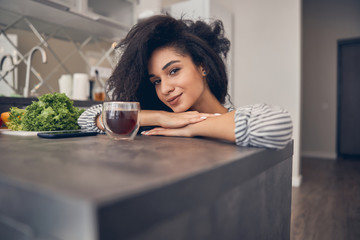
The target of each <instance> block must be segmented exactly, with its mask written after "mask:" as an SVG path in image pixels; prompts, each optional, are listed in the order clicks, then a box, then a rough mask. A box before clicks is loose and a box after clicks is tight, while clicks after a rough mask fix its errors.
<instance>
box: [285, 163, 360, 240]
mask: <svg viewBox="0 0 360 240" xmlns="http://www.w3.org/2000/svg"><path fill="white" fill-rule="evenodd" d="M301 174H302V176H303V183H302V185H301V187H299V188H293V193H292V207H291V211H292V216H291V240H323V239H324V240H353V239H354V240H355V239H356V240H359V239H360V159H357V160H356V159H352V160H336V161H334V160H327V159H311V158H304V159H302V160H301Z"/></svg>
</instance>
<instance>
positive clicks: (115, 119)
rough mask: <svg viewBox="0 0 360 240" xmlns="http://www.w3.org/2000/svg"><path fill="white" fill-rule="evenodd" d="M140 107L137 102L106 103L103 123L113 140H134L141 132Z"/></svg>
mask: <svg viewBox="0 0 360 240" xmlns="http://www.w3.org/2000/svg"><path fill="white" fill-rule="evenodd" d="M139 111H140V105H139V103H137V102H104V104H103V123H104V127H105V131H106V134H107V135H108V136H110V137H111V138H113V139H116V140H121V139H126V140H132V139H134V137H135V135H136V133H137V131H138V130H139Z"/></svg>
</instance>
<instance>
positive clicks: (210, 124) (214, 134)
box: [141, 112, 235, 142]
mask: <svg viewBox="0 0 360 240" xmlns="http://www.w3.org/2000/svg"><path fill="white" fill-rule="evenodd" d="M211 115H212V116H219V115H214V114H211ZM234 130H235V122H234V112H229V113H225V114H222V115H221V116H219V117H210V118H207V119H206V120H205V119H204V120H202V121H199V122H196V123H192V124H188V125H186V126H184V127H178V128H166V127H157V128H153V129H151V130H149V131H144V132H142V133H141V134H142V135H149V136H150V135H151V136H153V135H160V136H178V137H194V136H203V137H211V138H218V139H224V140H228V141H231V142H234V141H235V133H234Z"/></svg>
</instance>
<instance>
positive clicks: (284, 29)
mask: <svg viewBox="0 0 360 240" xmlns="http://www.w3.org/2000/svg"><path fill="white" fill-rule="evenodd" d="M221 3H222V4H224V5H225V6H227V7H228V8H229V9H232V11H233V13H234V15H235V21H234V29H235V30H234V31H235V32H234V34H235V37H234V41H233V44H232V46H233V47H234V71H233V73H234V90H235V98H234V101H235V105H236V106H243V105H247V104H254V103H260V102H265V103H268V104H273V105H279V106H281V107H283V108H285V109H287V110H288V111H289V112H290V114H291V116H292V120H293V124H294V133H293V139H294V156H293V186H298V185H299V184H300V182H301V175H300V109H301V107H300V106H301V99H300V97H301V77H300V71H301V69H300V68H301V66H300V64H301V63H300V59H301V55H300V50H301V41H300V40H301V1H300V0H292V1H289V0H272V1H261V0H222V1H221Z"/></svg>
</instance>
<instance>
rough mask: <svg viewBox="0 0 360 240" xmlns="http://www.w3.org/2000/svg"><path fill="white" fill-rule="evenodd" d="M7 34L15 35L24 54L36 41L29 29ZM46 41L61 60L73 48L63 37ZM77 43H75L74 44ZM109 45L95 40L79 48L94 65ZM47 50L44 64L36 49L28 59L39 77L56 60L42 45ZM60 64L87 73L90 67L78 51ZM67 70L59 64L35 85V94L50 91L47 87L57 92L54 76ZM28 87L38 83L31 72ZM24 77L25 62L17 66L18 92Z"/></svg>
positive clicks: (54, 65)
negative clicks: (46, 79) (44, 83)
mask: <svg viewBox="0 0 360 240" xmlns="http://www.w3.org/2000/svg"><path fill="white" fill-rule="evenodd" d="M7 33H9V34H15V35H16V36H17V38H18V49H19V51H20V52H21V53H23V54H24V53H26V52H28V51H30V49H31V48H32V47H34V46H36V45H37V44H38V43H39V39H38V38H37V37H36V36H35V35H34V34H33V33H32V32H31V31H26V30H22V29H10V30H9V31H8V32H7ZM47 42H48V44H49V46H50V47H51V49H52V50H53V51H54V52H55V54H56V55H57V57H59V59H61V60H65V59H66V57H67V56H68V55H69V54H71V53H72V52H73V51H76V47H75V45H74V44H73V43H72V42H70V41H68V40H64V39H59V38H50V39H48V41H47ZM77 44H78V43H77ZM110 46H111V42H109V41H99V42H98V43H96V44H95V43H94V42H93V43H90V44H88V45H87V46H85V47H84V48H83V49H82V51H83V53H84V55H85V56H86V57H87V59H88V61H89V62H90V63H92V64H95V63H96V61H97V60H98V59H100V58H101V57H102V55H103V53H104V51H105V50H107V49H108V48H109V47H110ZM42 47H43V48H44V50H45V51H46V53H47V63H46V64H43V63H42V59H41V54H40V53H39V52H35V54H34V56H33V58H32V64H31V65H32V66H33V67H34V68H35V69H36V70H37V71H38V72H39V73H40V74H41V76H42V77H43V78H46V77H47V76H48V75H49V74H50V73H51V72H52V71H53V70H54V68H56V67H57V65H58V62H57V61H56V59H55V57H54V55H53V54H52V53H51V51H50V50H49V49H47V48H46V47H44V46H42ZM64 66H65V67H66V69H68V70H69V71H70V72H71V73H77V72H80V73H89V71H90V68H89V66H88V65H87V64H86V63H85V61H84V59H83V58H82V57H81V56H80V54H79V53H78V52H76V53H75V54H73V55H72V56H71V57H70V58H69V59H68V60H66V61H65V62H64ZM100 66H102V67H108V68H109V67H111V66H110V64H109V62H107V61H104V62H103V63H102V64H100ZM66 73H67V72H66V71H65V70H64V69H63V68H62V67H59V68H58V70H57V71H55V73H54V74H53V75H52V76H51V77H50V78H49V79H48V81H46V83H47V85H48V86H49V87H50V89H49V88H48V87H47V86H45V85H44V86H43V87H41V88H39V90H38V91H37V94H38V95H42V94H44V93H48V92H51V90H54V91H59V86H58V79H59V78H60V76H61V75H62V74H66ZM30 76H31V77H30V87H31V88H32V87H33V86H35V85H36V84H37V83H39V81H38V79H37V78H36V77H35V76H34V75H33V74H32V73H31V75H30ZM25 77H26V65H25V64H24V63H21V64H20V65H19V67H18V85H19V89H20V90H21V92H22V89H23V88H24V86H25Z"/></svg>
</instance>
